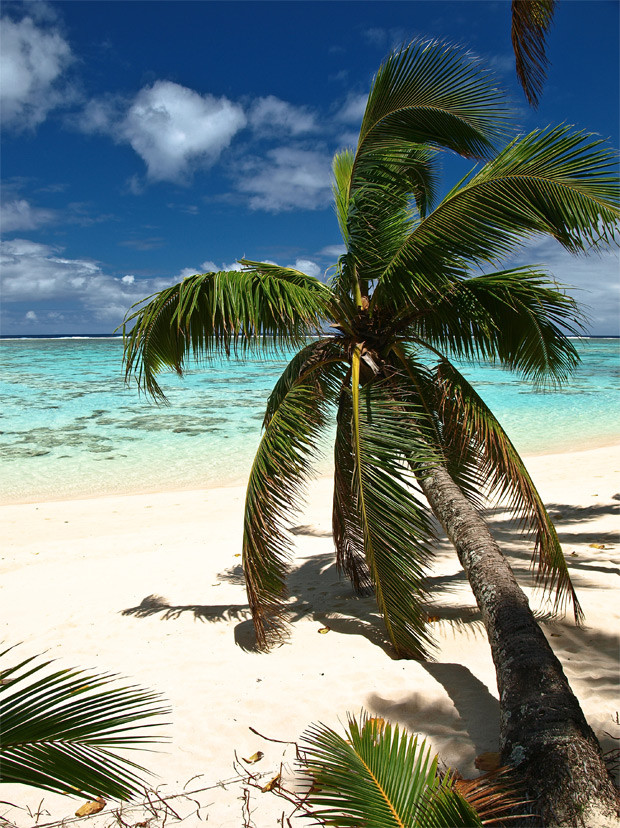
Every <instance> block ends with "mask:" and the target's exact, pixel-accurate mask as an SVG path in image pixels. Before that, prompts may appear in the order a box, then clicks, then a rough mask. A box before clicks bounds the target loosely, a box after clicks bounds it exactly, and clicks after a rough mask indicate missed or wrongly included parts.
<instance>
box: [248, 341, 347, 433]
mask: <svg viewBox="0 0 620 828" xmlns="http://www.w3.org/2000/svg"><path fill="white" fill-rule="evenodd" d="M344 358H345V354H344V353H343V350H342V345H341V343H340V342H339V341H338V340H337V339H334V338H329V339H328V338H324V339H318V340H316V341H315V342H311V343H310V344H309V345H306V347H305V348H302V349H301V350H300V351H298V352H297V353H296V354H295V356H294V357H293V358H292V359H291V361H290V362H289V363H288V365H287V366H286V368H285V369H284V371H283V372H282V374H281V375H280V377H279V378H278V381H277V382H276V384H275V385H274V387H273V389H272V391H271V394H270V395H269V398H268V399H267V407H266V409H265V418H264V421H263V427H264V428H266V427H267V426H268V425H269V423H270V421H271V418H272V417H273V415H274V414H275V413H276V411H277V410H278V408H279V407H280V403H281V402H282V401H283V400H284V399H285V398H286V396H287V394H288V393H289V391H290V390H291V388H293V386H294V385H296V384H298V383H299V382H303V381H304V379H306V377H308V376H309V375H310V374H313V373H314V372H315V371H317V370H319V369H322V368H325V367H327V366H329V365H335V364H336V363H342V361H343V359H344Z"/></svg>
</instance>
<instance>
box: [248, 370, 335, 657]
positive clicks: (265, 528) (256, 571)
mask: <svg viewBox="0 0 620 828" xmlns="http://www.w3.org/2000/svg"><path fill="white" fill-rule="evenodd" d="M343 373H344V370H343V368H342V366H340V365H339V364H337V363H328V364H323V363H319V364H317V367H316V368H315V370H314V371H312V372H310V373H308V374H307V375H306V376H305V378H304V379H302V380H298V381H297V382H296V383H293V384H292V386H291V388H290V390H289V391H288V393H287V394H286V396H284V397H283V399H281V400H280V402H279V404H278V406H277V408H276V409H275V410H274V411H273V413H272V415H271V417H270V419H269V422H268V424H267V426H266V428H265V433H264V434H263V437H262V439H261V442H260V445H259V447H258V451H257V452H256V457H255V458H254V463H253V465H252V470H251V472H250V479H249V481H248V488H247V494H246V501H245V515H244V523H243V572H244V575H245V582H246V589H247V593H248V601H249V604H250V609H251V611H252V617H253V620H254V627H255V630H256V639H257V642H258V645H259V647H261V648H266V647H268V646H269V645H270V644H271V643H273V642H274V641H276V640H277V639H278V638H279V637H280V636H281V634H282V633H283V631H284V628H285V620H284V616H285V606H284V601H285V599H286V583H285V579H286V573H287V571H288V561H289V556H290V548H291V541H290V538H289V536H288V533H287V528H288V525H289V521H290V516H291V512H294V511H296V510H297V509H299V508H300V507H301V505H302V503H301V497H302V494H303V492H304V489H305V484H306V482H307V480H308V477H309V474H310V470H311V466H312V461H313V459H314V457H315V454H316V448H317V439H318V435H319V434H320V432H321V430H322V429H323V427H324V425H325V414H326V410H327V408H328V406H329V404H330V402H332V401H333V399H334V397H335V395H336V393H337V388H338V386H339V383H340V382H341V381H342V375H343Z"/></svg>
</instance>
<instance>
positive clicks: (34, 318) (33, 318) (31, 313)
mask: <svg viewBox="0 0 620 828" xmlns="http://www.w3.org/2000/svg"><path fill="white" fill-rule="evenodd" d="M25 318H26V320H27V321H28V322H38V321H39V317H38V316H37V315H36V313H35V312H34V311H28V313H27V314H26V316H25Z"/></svg>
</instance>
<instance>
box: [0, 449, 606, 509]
mask: <svg viewBox="0 0 620 828" xmlns="http://www.w3.org/2000/svg"><path fill="white" fill-rule="evenodd" d="M615 448H620V436H618V437H615V438H613V439H612V438H610V439H609V440H608V439H606V438H601V442H599V441H596V443H594V442H593V441H589V442H588V445H587V446H586V447H578V448H570V449H569V448H567V449H566V450H565V451H557V450H554V451H550V452H545V451H540V452H528V453H522V454H521V457H522V458H523V460H524V462H525V464H526V466H527V464H528V462H530V461H533V460H536V459H537V458H544V457H564V456H565V455H567V454H577V455H580V454H587V453H588V452H594V451H605V450H613V449H615ZM331 478H332V472H331V471H330V472H329V473H327V472H326V470H319V471H317V473H316V474H315V475H312V476H311V478H310V481H311V482H312V481H313V480H329V479H331ZM534 485H536V480H534ZM246 486H247V477H246V478H245V479H244V480H243V481H240V480H238V479H237V480H231V481H230V482H226V481H223V482H220V481H218V482H214V483H210V482H207V483H203V484H202V485H199V484H198V483H197V482H191V483H188V484H187V485H186V486H181V487H180V486H171V487H163V488H162V486H161V485H154V486H152V487H149V486H144V487H140V488H138V489H136V488H134V489H119V490H117V491H109V492H95V493H93V494H83V495H80V496H79V497H67V496H64V495H63V496H59V497H50V496H48V495H41V496H36V495H33V496H32V497H29V498H27V499H24V498H16V499H0V508H3V507H6V506H27V505H32V504H36V503H64V502H72V501H79V500H89V501H90V500H99V499H105V498H115V497H134V496H146V495H159V494H169V495H173V494H176V493H179V494H182V493H188V492H205V491H212V490H217V489H243V490H244V491H245V487H246Z"/></svg>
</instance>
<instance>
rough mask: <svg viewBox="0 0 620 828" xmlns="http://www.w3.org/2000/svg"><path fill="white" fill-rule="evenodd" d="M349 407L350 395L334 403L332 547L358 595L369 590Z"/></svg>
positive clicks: (339, 567)
mask: <svg viewBox="0 0 620 828" xmlns="http://www.w3.org/2000/svg"><path fill="white" fill-rule="evenodd" d="M352 421H353V408H352V402H351V394H350V393H348V391H344V390H343V393H341V394H340V399H339V402H338V417H337V423H336V439H335V442H334V506H333V512H332V531H333V536H334V546H335V547H336V566H337V567H338V571H339V572H342V573H343V574H345V575H346V576H347V577H348V578H349V580H350V581H351V583H352V584H353V588H354V589H355V591H356V592H357V593H358V594H361V593H365V592H366V591H368V590H369V589H370V588H371V587H372V579H371V577H370V572H369V571H368V566H367V564H366V560H365V558H364V531H363V528H362V526H361V523H360V520H359V514H358V510H357V507H356V502H355V499H354V496H353V492H354V475H355V455H354V453H353V446H352V444H351V436H352V432H351V423H352Z"/></svg>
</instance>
